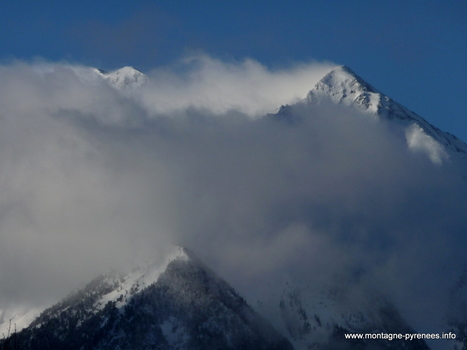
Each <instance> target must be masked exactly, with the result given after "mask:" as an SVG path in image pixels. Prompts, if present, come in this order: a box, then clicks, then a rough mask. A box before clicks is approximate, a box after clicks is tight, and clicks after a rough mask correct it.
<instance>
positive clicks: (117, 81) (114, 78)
mask: <svg viewBox="0 0 467 350" xmlns="http://www.w3.org/2000/svg"><path fill="white" fill-rule="evenodd" d="M95 72H96V73H97V74H98V75H99V76H101V77H102V78H103V79H105V80H106V81H107V82H108V83H109V84H110V85H112V86H113V87H115V88H117V89H134V88H138V87H140V86H143V85H144V84H146V83H147V81H148V77H147V76H146V75H144V74H143V73H141V72H140V71H139V70H137V69H134V68H133V67H129V66H126V67H123V68H120V69H118V70H115V71H112V72H106V71H104V70H102V69H96V70H95Z"/></svg>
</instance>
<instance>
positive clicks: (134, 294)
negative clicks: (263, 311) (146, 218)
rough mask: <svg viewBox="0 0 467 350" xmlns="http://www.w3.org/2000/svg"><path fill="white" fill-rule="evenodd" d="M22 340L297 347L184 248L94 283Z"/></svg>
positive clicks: (109, 345) (110, 345) (57, 344)
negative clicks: (125, 273) (162, 260)
mask: <svg viewBox="0 0 467 350" xmlns="http://www.w3.org/2000/svg"><path fill="white" fill-rule="evenodd" d="M16 338H17V339H18V343H19V347H20V348H30V349H31V350H35V349H37V350H38V349H42V347H41V344H40V343H41V341H42V340H43V339H47V341H48V343H49V344H53V348H55V349H83V348H86V349H88V348H92V349H119V348H124V349H129V348H132V349H180V350H182V349H185V350H192V349H193V350H194V349H227V348H228V349H232V350H233V349H242V350H261V349H264V350H275V349H281V350H289V349H292V345H291V344H290V342H289V341H288V340H287V339H286V338H284V337H283V336H282V335H281V334H279V333H278V332H277V331H276V330H275V329H274V328H272V326H271V325H270V324H269V323H268V322H267V321H266V320H265V319H263V318H262V317H260V316H259V315H258V314H256V313H255V312H254V311H253V309H252V308H251V307H249V306H248V304H247V303H246V301H245V300H244V299H243V298H242V297H241V296H240V295H238V293H237V292H236V291H235V290H234V289H233V288H232V287H230V285H229V284H228V283H227V282H226V281H224V280H223V279H221V278H220V277H218V276H217V275H216V274H215V273H214V272H213V271H212V270H210V269H209V268H208V267H207V266H206V265H204V264H203V263H202V262H201V261H200V260H199V259H198V258H197V257H196V256H195V255H194V254H193V253H192V252H190V251H189V250H187V249H184V248H179V247H176V248H175V249H174V250H173V251H172V252H171V253H170V254H169V255H168V257H166V259H165V260H164V262H163V263H156V264H151V265H147V266H143V267H141V268H138V269H136V270H134V271H133V272H131V273H129V274H127V275H125V276H122V275H118V274H113V273H109V274H106V275H104V276H101V277H99V278H97V279H95V280H94V281H92V282H91V283H89V284H88V285H87V286H86V287H85V288H84V289H81V290H79V291H77V292H76V293H74V294H72V295H70V296H69V297H68V298H65V299H64V300H62V301H61V302H59V303H58V304H55V305H54V306H52V307H51V308H49V309H47V310H45V311H44V312H43V313H42V314H41V315H40V316H39V317H38V318H37V319H35V320H34V321H33V322H32V323H31V325H30V326H29V327H28V328H26V329H24V330H23V331H22V332H21V333H19V334H18V335H17V337H16ZM90 344H91V346H92V347H89V346H90ZM1 345H2V343H1V342H0V346H1Z"/></svg>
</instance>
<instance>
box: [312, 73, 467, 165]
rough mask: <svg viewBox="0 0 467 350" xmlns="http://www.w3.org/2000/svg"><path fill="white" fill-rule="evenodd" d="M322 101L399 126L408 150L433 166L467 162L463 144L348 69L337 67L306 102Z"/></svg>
mask: <svg viewBox="0 0 467 350" xmlns="http://www.w3.org/2000/svg"><path fill="white" fill-rule="evenodd" d="M322 101H331V102H332V103H334V104H342V105H345V106H350V107H354V108H356V109H358V110H360V111H363V112H365V113H368V114H369V115H370V116H372V117H374V118H377V119H379V120H385V121H391V122H392V124H394V125H399V126H400V127H402V135H403V137H405V139H406V142H407V147H408V148H409V149H410V150H411V151H413V152H415V153H424V154H426V156H428V157H429V159H430V160H431V161H432V162H433V163H434V164H437V165H441V164H443V163H444V162H449V161H450V160H451V159H453V158H454V159H455V158H462V159H464V158H467V145H466V144H465V143H464V142H462V141H461V140H459V139H458V138H457V137H455V136H454V135H452V134H449V133H446V132H443V131H441V130H440V129H438V128H437V127H435V126H433V125H431V124H430V123H429V122H427V121H426V120H425V119H423V118H422V117H420V116H419V115H417V114H416V113H414V112H412V111H410V110H408V109H407V108H405V107H404V106H402V105H400V104H399V103H397V102H395V101H394V100H392V99H391V98H389V97H388V96H386V95H384V94H382V93H381V92H380V91H378V90H377V89H376V88H374V87H373V86H371V85H370V84H368V83H367V82H365V81H364V80H363V79H362V78H360V77H359V76H358V75H356V74H355V73H354V72H353V71H352V70H351V69H350V68H348V67H346V66H340V67H337V68H335V69H333V70H332V71H331V72H329V73H328V74H327V75H326V76H324V77H323V78H322V79H321V80H320V81H319V82H318V83H317V84H316V85H315V87H314V88H313V89H312V90H311V91H310V92H309V93H308V95H307V97H306V98H305V101H304V102H305V103H307V104H320V103H321V102H322Z"/></svg>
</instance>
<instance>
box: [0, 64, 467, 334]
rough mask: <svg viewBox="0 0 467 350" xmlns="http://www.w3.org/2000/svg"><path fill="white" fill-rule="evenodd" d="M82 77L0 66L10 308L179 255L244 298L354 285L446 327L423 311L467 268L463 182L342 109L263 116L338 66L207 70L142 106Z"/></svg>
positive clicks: (138, 98) (0, 248)
mask: <svg viewBox="0 0 467 350" xmlns="http://www.w3.org/2000/svg"><path fill="white" fill-rule="evenodd" d="M86 69H87V68H86V67H77V66H69V65H67V64H55V63H41V64H40V65H39V64H26V63H15V64H11V65H7V66H2V67H0V81H1V82H2V84H1V85H0V168H1V169H2V171H1V175H0V191H1V193H2V197H1V198H0V266H1V268H0V285H1V288H0V301H3V302H8V301H11V300H15V299H16V300H17V299H22V300H40V299H44V298H46V297H49V296H53V297H58V296H62V295H64V294H66V293H67V292H69V291H70V289H72V288H73V287H75V286H77V284H79V283H82V282H84V281H86V280H88V279H89V278H91V277H93V276H94V274H96V273H97V272H100V271H102V270H103V269H105V268H108V267H111V266H114V265H117V266H120V267H122V266H126V265H128V264H131V263H133V262H134V261H135V260H137V259H139V258H140V257H141V256H146V255H151V254H154V252H157V251H158V249H159V248H160V247H163V246H164V245H165V244H167V243H175V244H181V245H185V246H187V247H189V248H191V249H193V250H194V251H195V252H197V253H198V254H199V255H200V257H201V258H202V259H203V260H205V261H206V262H207V263H208V265H211V266H215V269H216V271H217V272H219V273H220V274H221V275H222V276H223V277H225V278H226V279H227V280H229V281H230V282H232V283H233V285H234V286H235V287H237V288H238V289H239V290H240V291H241V292H242V293H244V294H245V295H248V296H249V297H251V298H253V297H254V296H257V295H258V294H261V293H263V292H264V290H265V289H267V288H269V287H268V286H270V285H271V283H272V284H273V285H274V283H276V284H277V283H282V282H283V281H285V280H287V279H289V278H292V277H293V278H294V279H301V280H302V281H303V283H305V282H306V283H308V284H310V283H311V284H318V283H326V282H329V281H331V280H333V279H334V278H335V276H338V275H346V274H351V273H355V271H358V272H359V276H360V278H361V285H362V286H368V285H369V286H372V287H375V288H380V289H381V290H382V291H384V292H386V293H388V294H390V295H391V296H392V297H393V298H394V301H395V303H396V304H397V305H398V306H400V307H401V309H402V311H403V314H404V316H406V317H408V318H413V320H415V321H416V322H418V324H419V325H423V326H426V327H428V326H430V325H432V324H434V321H437V319H436V320H434V321H433V322H431V319H430V318H428V320H429V321H427V322H424V321H423V320H426V319H427V315H429V316H431V314H432V313H433V312H431V311H427V310H428V309H427V308H425V307H426V306H427V305H428V304H429V303H434V302H435V301H436V302H439V305H441V304H442V300H444V299H443V298H445V297H446V296H447V294H446V292H445V291H446V286H448V285H449V284H450V283H452V281H453V279H454V278H455V276H456V274H457V273H458V272H459V270H460V268H461V267H462V266H463V264H464V263H465V257H464V252H465V246H466V242H465V238H464V237H465V232H464V230H463V228H464V227H466V219H465V212H466V209H467V208H466V203H465V200H464V199H465V198H466V194H467V193H466V186H465V181H464V180H463V179H462V178H461V177H460V176H458V175H457V173H455V172H454V171H451V169H450V168H449V166H444V167H436V166H434V165H433V164H432V163H431V161H430V160H429V159H427V158H426V157H419V155H418V154H413V153H412V152H410V151H409V150H408V149H407V146H406V145H405V143H404V142H400V140H399V139H397V138H396V137H395V136H393V134H392V133H390V132H388V130H387V129H386V126H385V124H382V123H377V122H375V121H374V120H372V119H367V118H364V117H362V116H361V115H358V114H356V112H349V111H347V110H345V109H342V108H340V107H338V106H331V105H330V106H326V105H324V104H323V105H321V106H319V107H312V106H304V105H300V104H299V105H297V106H295V107H293V108H292V112H293V113H294V114H295V115H296V116H298V117H299V121H298V122H297V123H293V124H288V123H284V122H282V121H280V120H276V119H274V118H261V117H260V116H261V115H262V114H264V113H266V112H273V111H274V110H275V109H276V108H278V107H279V106H280V105H281V104H286V103H292V102H294V101H296V100H297V99H299V98H300V97H304V96H305V94H306V92H307V90H309V89H311V88H312V87H313V85H314V84H315V83H316V81H317V80H318V79H319V78H320V77H321V76H323V75H324V74H325V73H326V72H327V70H329V69H330V65H328V64H324V65H323V64H301V65H297V66H293V67H289V68H284V69H282V70H278V71H273V70H270V69H267V68H265V67H264V66H262V65H261V64H259V63H258V62H255V61H253V60H245V61H242V62H227V63H226V62H222V61H219V60H216V59H213V58H211V57H208V56H198V57H195V58H190V59H187V60H185V61H184V62H182V63H179V64H177V65H174V66H172V67H165V68H156V69H154V70H153V71H151V72H150V73H149V76H150V78H151V83H150V84H148V85H147V86H145V87H143V88H142V89H140V90H134V91H118V90H116V89H113V88H111V87H110V86H108V85H106V84H105V82H99V81H96V82H95V83H93V84H91V83H89V80H86V79H84V80H83V78H82V77H81V78H80V77H79V75H78V74H77V73H76V72H77V71H81V72H82V71H83V70H84V71H85V70H86ZM268 283H269V284H268ZM265 286H266V287H265ZM420 295H423V298H421V297H420ZM432 310H437V309H432ZM440 315H441V314H440ZM430 331H431V329H430Z"/></svg>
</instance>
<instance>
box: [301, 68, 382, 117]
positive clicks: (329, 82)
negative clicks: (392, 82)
mask: <svg viewBox="0 0 467 350" xmlns="http://www.w3.org/2000/svg"><path fill="white" fill-rule="evenodd" d="M381 97H382V96H381V93H380V92H379V91H378V90H376V89H375V88H374V87H373V86H371V85H370V84H368V83H367V82H365V81H364V80H363V79H362V78H360V77H359V76H358V75H356V74H355V73H354V72H353V71H352V70H351V69H350V68H349V67H347V66H339V67H336V68H334V69H333V70H332V71H331V72H329V73H328V74H326V75H325V76H324V77H323V78H322V79H321V80H320V81H319V82H318V83H317V84H316V85H315V87H314V88H313V90H311V91H310V92H309V93H308V96H307V101H308V102H310V103H319V102H320V101H321V100H322V99H323V98H326V99H330V100H331V101H332V102H334V103H337V104H344V105H347V106H349V105H353V106H355V107H357V108H359V109H361V110H364V111H368V112H371V113H372V114H376V113H377V112H378V109H379V106H380V102H381Z"/></svg>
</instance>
